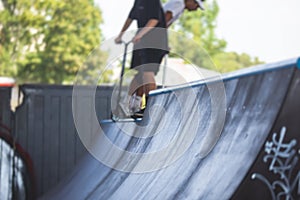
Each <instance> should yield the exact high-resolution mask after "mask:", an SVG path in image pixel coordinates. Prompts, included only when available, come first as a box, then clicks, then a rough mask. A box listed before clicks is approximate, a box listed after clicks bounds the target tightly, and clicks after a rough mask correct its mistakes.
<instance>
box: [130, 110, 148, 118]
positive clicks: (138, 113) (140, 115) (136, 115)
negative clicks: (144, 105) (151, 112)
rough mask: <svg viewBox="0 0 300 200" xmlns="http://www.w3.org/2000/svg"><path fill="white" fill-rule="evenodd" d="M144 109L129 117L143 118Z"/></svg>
mask: <svg viewBox="0 0 300 200" xmlns="http://www.w3.org/2000/svg"><path fill="white" fill-rule="evenodd" d="M144 111H145V109H141V110H139V111H138V112H135V113H133V114H132V115H131V117H132V118H133V119H138V118H143V116H144Z"/></svg>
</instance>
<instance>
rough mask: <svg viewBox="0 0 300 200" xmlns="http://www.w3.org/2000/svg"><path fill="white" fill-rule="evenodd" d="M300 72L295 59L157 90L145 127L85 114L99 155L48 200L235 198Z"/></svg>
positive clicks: (83, 122) (79, 119) (81, 121)
mask: <svg viewBox="0 0 300 200" xmlns="http://www.w3.org/2000/svg"><path fill="white" fill-rule="evenodd" d="M298 71H299V69H298V68H297V60H296V59H292V60H287V61H284V62H280V63H275V64H269V65H261V66H257V67H253V68H249V69H245V70H242V71H239V72H235V73H231V74H228V75H224V76H223V77H222V81H220V80H207V81H200V82H195V83H193V84H191V85H189V86H183V87H180V88H172V89H162V90H158V91H155V92H153V93H152V94H151V96H150V98H149V103H148V106H147V111H146V116H145V117H144V119H143V121H142V122H128V123H123V122H117V123H114V122H110V121H102V122H101V123H100V128H98V129H96V128H95V129H94V127H93V125H91V126H90V127H89V125H88V124H89V123H93V119H92V118H89V117H84V116H85V115H84V112H88V111H86V110H84V109H83V110H81V111H78V113H80V115H79V114H78V113H77V114H75V115H77V116H78V117H77V118H76V117H75V118H76V119H75V120H77V123H79V124H81V125H82V126H84V127H85V128H92V129H93V130H94V131H92V132H93V134H92V135H88V136H84V137H82V136H81V138H82V141H83V143H84V144H85V145H86V147H87V148H88V149H89V151H90V152H91V154H92V155H90V154H89V155H86V156H85V157H84V158H83V159H82V161H81V162H80V164H78V165H77V167H76V168H75V169H74V171H72V172H71V174H70V175H69V176H68V177H67V178H66V179H65V180H63V181H62V182H61V183H60V184H59V185H58V186H57V187H55V188H54V189H52V190H51V191H50V192H49V193H47V194H46V195H45V196H43V197H42V199H213V200H215V199H230V198H231V197H232V195H233V194H234V193H235V191H236V190H237V188H238V187H239V185H240V184H241V183H242V181H243V179H244V178H245V177H246V175H247V173H248V171H249V170H250V168H251V167H252V165H253V163H254V162H255V160H256V159H257V156H258V154H259V152H261V151H263V149H262V148H263V146H264V145H265V142H266V139H267V137H268V135H269V134H271V132H272V127H273V126H274V124H275V123H276V120H277V117H278V115H279V113H280V111H281V109H282V105H283V104H284V102H285V100H286V96H287V95H288V93H289V91H290V86H291V84H292V83H293V82H295V80H299V73H298ZM298 86H299V84H298ZM298 86H297V87H298ZM216 88H217V89H216ZM215 91H218V92H215ZM222 91H223V92H222ZM298 97H299V95H298ZM298 101H300V99H298ZM89 111H90V110H89ZM77 128H78V127H77ZM99 129H101V132H103V133H104V134H100V130H99ZM78 131H79V132H83V131H84V128H82V129H81V128H79V130H78ZM298 136H299V135H298ZM299 138H300V137H298V138H296V139H297V140H298V143H299V142H300V140H299ZM98 160H101V161H102V162H100V161H98ZM298 168H299V165H298ZM298 170H299V169H298Z"/></svg>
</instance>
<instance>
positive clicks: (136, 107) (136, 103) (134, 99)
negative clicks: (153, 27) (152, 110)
mask: <svg viewBox="0 0 300 200" xmlns="http://www.w3.org/2000/svg"><path fill="white" fill-rule="evenodd" d="M141 103H142V97H140V96H137V95H135V94H134V95H133V96H131V98H130V101H129V110H130V112H131V113H136V112H139V111H140V110H141Z"/></svg>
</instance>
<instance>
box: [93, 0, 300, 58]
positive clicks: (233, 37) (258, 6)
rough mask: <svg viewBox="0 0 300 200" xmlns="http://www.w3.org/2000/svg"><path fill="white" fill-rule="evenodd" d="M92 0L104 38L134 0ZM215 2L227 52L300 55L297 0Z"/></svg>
mask: <svg viewBox="0 0 300 200" xmlns="http://www.w3.org/2000/svg"><path fill="white" fill-rule="evenodd" d="M206 1H210V0H206ZM95 2H96V4H98V5H99V6H100V9H101V10H102V16H103V18H104V24H103V25H102V31H103V34H104V36H105V38H106V39H109V38H112V37H115V36H116V35H117V34H118V33H119V32H120V30H121V28H122V25H123V23H124V21H125V20H126V18H127V16H128V13H129V11H130V8H131V7H132V5H133V2H134V0H109V1H105V0H95ZM218 5H219V7H220V13H219V15H218V18H217V24H218V26H217V29H216V34H217V36H218V37H219V38H221V39H224V40H225V41H227V48H226V50H227V51H235V52H238V53H247V54H249V55H251V56H252V57H258V58H259V59H260V60H262V61H265V62H276V61H281V60H285V59H289V58H295V57H300V0H285V1H282V0H281V1H279V0H251V1H245V0H242V1H241V0H219V1H218ZM198 12H201V11H198ZM134 28H135V27H134V26H131V29H134Z"/></svg>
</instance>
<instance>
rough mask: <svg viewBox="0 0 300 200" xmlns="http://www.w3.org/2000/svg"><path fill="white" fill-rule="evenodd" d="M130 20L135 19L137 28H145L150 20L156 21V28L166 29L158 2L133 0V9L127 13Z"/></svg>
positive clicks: (157, 0) (158, 0) (156, 0)
mask: <svg viewBox="0 0 300 200" xmlns="http://www.w3.org/2000/svg"><path fill="white" fill-rule="evenodd" d="M129 18H130V19H136V20H137V23H138V28H143V27H145V26H146V24H147V22H148V21H149V20H150V19H157V20H158V21H159V23H158V24H157V25H156V27H160V28H166V23H165V19H164V12H163V9H162V6H161V3H160V0H135V2H134V5H133V8H132V9H131V11H130V13H129Z"/></svg>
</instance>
